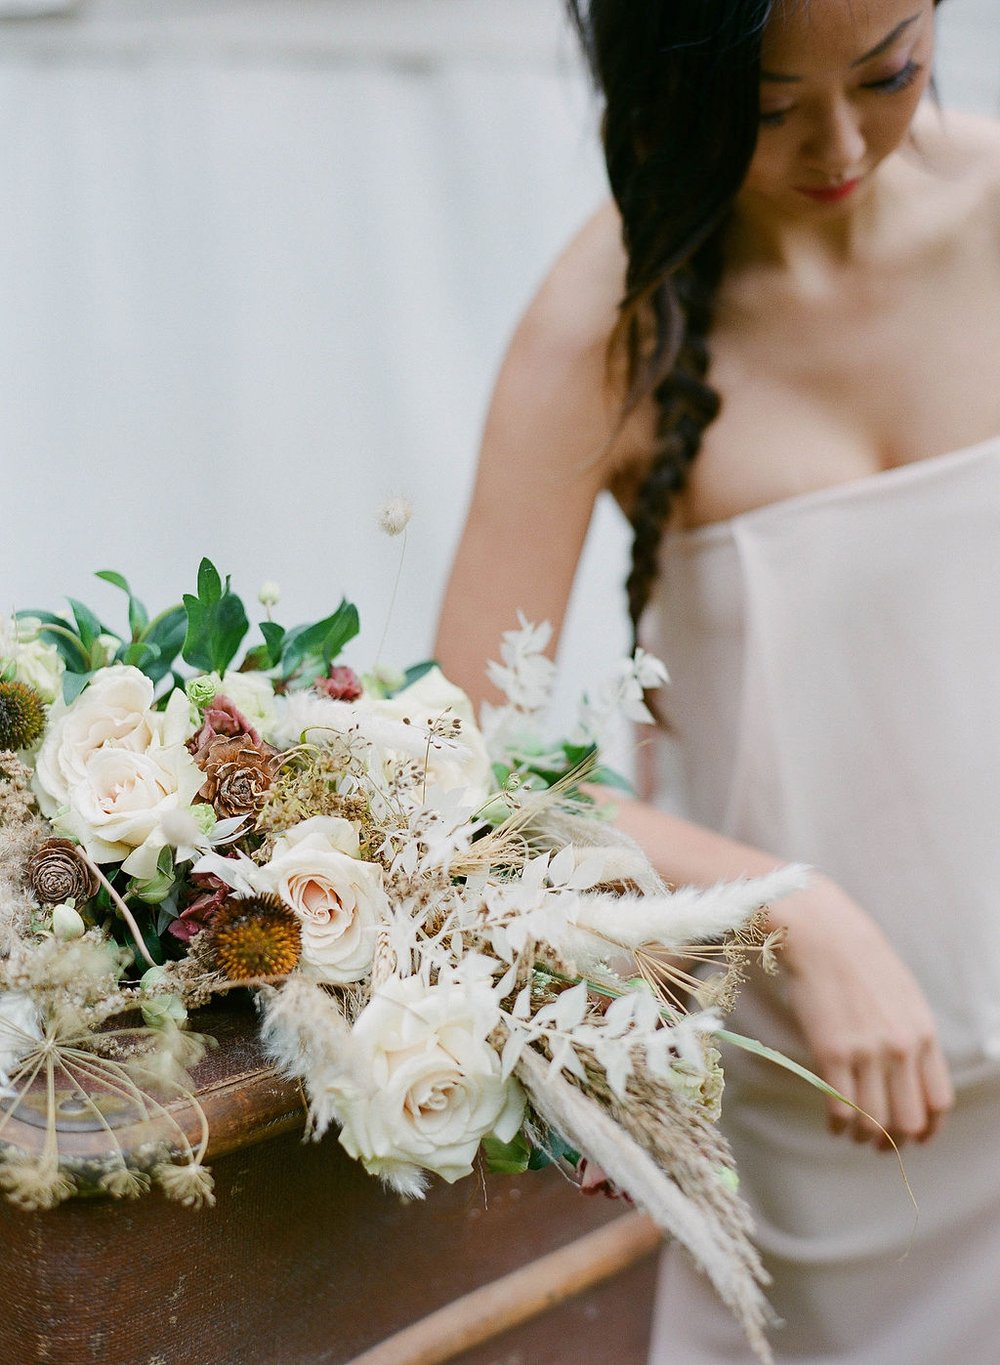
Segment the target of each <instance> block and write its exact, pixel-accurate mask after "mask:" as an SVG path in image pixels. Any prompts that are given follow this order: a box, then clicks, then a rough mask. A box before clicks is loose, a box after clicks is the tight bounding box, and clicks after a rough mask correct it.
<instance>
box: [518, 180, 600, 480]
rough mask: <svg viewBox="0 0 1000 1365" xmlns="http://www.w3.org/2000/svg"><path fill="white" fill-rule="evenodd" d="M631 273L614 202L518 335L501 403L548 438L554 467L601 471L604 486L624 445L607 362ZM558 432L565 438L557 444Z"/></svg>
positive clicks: (545, 288)
mask: <svg viewBox="0 0 1000 1365" xmlns="http://www.w3.org/2000/svg"><path fill="white" fill-rule="evenodd" d="M625 269H626V256H625V250H624V247H623V245H622V241H621V220H620V218H619V215H618V211H617V209H616V207H615V205H614V203H613V202H611V201H609V202H608V203H606V204H604V205H603V206H602V207H601V208H600V209H599V210H598V211H597V212H596V213H595V214H594V215H593V216H592V217H591V218H590V219H589V220H588V221H587V222H586V223H585V224H584V226H583V227H582V228H581V229H580V231H579V232H578V233H577V234H576V235H575V236H574V237H573V239H572V240H571V241H570V242H569V243H568V245H567V246H566V247H565V249H564V250H563V251H562V253H561V254H560V256H559V257H558V258H557V260H556V261H555V263H554V265H553V266H552V268H551V270H550V271H549V273H548V275H547V276H546V278H545V279H544V280H543V282H542V284H541V286H540V288H539V290H538V292H537V293H536V295H535V297H534V298H533V300H532V301H531V303H530V304H529V306H528V308H527V310H526V312H525V314H524V316H523V317H522V319H521V321H520V323H519V325H518V327H517V330H516V331H515V333H514V337H513V339H512V341H511V344H510V348H509V350H508V352H507V356H506V358H505V360H504V364H503V367H502V369H501V373H500V378H499V382H498V385H497V391H496V394H495V396H494V406H495V407H496V406H497V405H499V408H500V411H501V413H505V412H511V411H512V410H513V409H515V408H516V409H517V410H518V411H519V412H520V413H521V414H522V416H523V418H524V419H525V420H530V421H532V422H534V423H535V424H536V426H537V427H538V429H539V430H546V431H547V433H548V434H549V437H550V441H549V446H548V450H549V458H550V459H552V460H556V461H560V455H561V456H562V458H563V462H566V461H568V462H571V463H576V462H578V461H581V460H582V461H584V462H586V463H587V464H588V465H593V466H596V467H597V468H598V469H599V479H598V481H599V482H600V483H602V484H603V485H607V484H608V483H609V482H610V481H611V478H612V476H613V472H614V469H615V468H616V467H617V464H618V462H619V460H620V455H619V453H618V448H619V446H620V445H621V444H622V439H623V438H620V439H619V440H618V441H612V440H611V438H612V436H613V435H614V433H615V429H616V425H617V420H618V412H619V409H620V405H621V396H622V395H621V393H620V392H616V391H615V386H614V385H613V383H611V382H609V379H608V373H607V355H608V342H609V339H610V337H611V333H612V331H613V329H614V326H615V322H616V319H617V315H618V305H619V303H620V301H621V298H622V295H623V293H624V288H625ZM555 429H558V431H559V432H561V433H562V436H561V438H560V439H558V440H554V441H553V440H552V439H551V438H552V437H553V436H554V435H555ZM564 472H565V463H564Z"/></svg>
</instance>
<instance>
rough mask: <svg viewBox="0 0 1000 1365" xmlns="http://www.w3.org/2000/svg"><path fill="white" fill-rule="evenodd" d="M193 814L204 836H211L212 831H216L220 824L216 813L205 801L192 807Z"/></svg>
mask: <svg viewBox="0 0 1000 1365" xmlns="http://www.w3.org/2000/svg"><path fill="white" fill-rule="evenodd" d="M191 814H192V816H193V817H194V821H195V824H196V825H197V826H198V828H199V829H200V830H201V832H202V834H211V832H212V830H213V829H215V826H216V825H217V824H218V820H217V819H216V815H215V811H214V810H213V809H212V807H211V806H210V805H208V803H207V802H205V801H198V802H196V803H195V805H193V806H192V807H191Z"/></svg>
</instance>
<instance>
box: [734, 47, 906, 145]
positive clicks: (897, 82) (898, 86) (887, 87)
mask: <svg viewBox="0 0 1000 1365" xmlns="http://www.w3.org/2000/svg"><path fill="white" fill-rule="evenodd" d="M921 71H923V66H922V65H921V63H920V62H917V61H914V60H913V58H912V57H911V59H910V60H909V61H908V62H907V63H906V65H905V66H904V67H903V69H902V70H901V71H897V72H896V74H895V76H888V77H887V78H886V79H885V80H884V81H870V82H869V83H868V84H867V85H863V86H862V87H861V88H862V90H873V91H874V92H875V93H876V94H879V95H897V94H899V93H900V92H901V91H903V90H906V89H908V88H909V86H911V85H912V84H913V82H914V81H915V80H916V79H917V77H918V76H919V75H920V73H921ZM792 112H793V111H792V109H775V110H774V111H773V112H771V113H767V114H764V113H762V114H761V116H760V123H761V127H762V128H780V127H781V125H782V124H783V123H784V122H785V120H786V118H787V117H788V115H789V114H790V113H792Z"/></svg>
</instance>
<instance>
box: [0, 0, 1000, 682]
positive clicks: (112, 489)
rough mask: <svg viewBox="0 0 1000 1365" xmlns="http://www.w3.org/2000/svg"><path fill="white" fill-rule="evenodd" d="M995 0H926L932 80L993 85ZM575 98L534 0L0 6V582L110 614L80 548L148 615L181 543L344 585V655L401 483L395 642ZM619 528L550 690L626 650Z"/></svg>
mask: <svg viewBox="0 0 1000 1365" xmlns="http://www.w3.org/2000/svg"><path fill="white" fill-rule="evenodd" d="M997 3H998V0H947V2H946V3H945V4H943V5H942V8H941V15H940V29H941V56H940V64H939V72H938V83H939V87H940V91H941V95H942V98H943V101H944V103H946V104H950V105H955V106H959V107H963V108H967V109H972V110H980V111H983V112H989V113H994V114H996V113H998V112H1000V41H998V29H1000V13H998V9H997ZM596 124H597V106H596V104H595V102H594V100H593V97H592V96H591V95H590V93H589V91H588V89H587V86H586V84H585V81H584V78H583V74H582V70H581V66H580V63H579V60H578V57H577V53H576V51H575V48H574V45H573V42H572V40H571V35H570V34H569V32H568V31H567V28H566V25H565V24H564V22H563V19H562V9H561V3H560V0H78V2H77V3H70V2H69V0H67V2H66V3H64V2H63V0H0V127H2V128H3V135H2V137H0V512H2V542H0V546H2V548H0V609H3V610H8V609H10V608H11V607H15V606H16V607H31V606H45V607H49V608H53V607H54V606H56V604H57V603H59V602H60V601H61V599H62V596H63V595H64V594H65V593H71V594H72V595H74V596H77V597H82V598H84V600H86V601H88V602H91V603H92V604H93V605H95V606H96V607H97V608H98V609H100V610H102V611H103V613H104V614H105V615H106V617H108V618H109V619H110V620H111V621H112V623H113V624H114V623H117V622H119V619H120V617H121V614H122V611H121V605H120V600H119V599H118V597H117V595H116V594H115V593H114V590H113V589H111V588H109V587H107V586H106V585H104V584H102V583H98V582H97V581H96V580H92V579H90V577H89V575H90V573H91V571H92V570H95V569H102V568H116V569H118V570H120V571H121V572H123V573H124V574H125V575H126V576H127V577H129V578H130V579H131V581H132V583H133V587H134V588H135V589H136V590H137V591H138V592H139V594H140V596H143V597H145V598H146V600H147V603H148V605H150V606H151V607H153V608H154V609H155V608H158V607H160V606H163V605H166V603H167V601H168V600H169V599H172V598H175V597H177V596H179V594H180V592H182V591H187V590H189V589H190V588H191V587H192V585H193V582H194V576H195V571H196V567H197V563H198V559H199V557H200V556H201V555H202V554H208V555H210V556H212V558H213V559H214V560H215V561H216V563H217V564H218V565H219V567H220V569H222V570H223V572H230V573H232V575H233V579H234V583H235V585H236V587H237V588H238V590H240V591H241V592H242V593H243V595H244V597H245V598H247V599H248V600H249V601H252V600H253V599H254V597H255V594H256V591H257V588H258V586H259V584H260V582H261V581H262V580H264V579H272V580H277V581H278V583H280V584H281V586H282V590H283V600H282V602H281V605H280V607H279V608H278V609H277V613H276V615H277V617H278V619H280V620H281V621H283V622H284V623H285V624H287V625H291V624H293V623H294V622H296V621H298V620H300V619H305V618H307V617H309V616H313V615H316V614H321V613H325V612H327V611H329V610H332V609H333V607H334V606H336V604H337V602H338V601H339V599H340V595H341V594H342V593H346V594H347V595H349V596H351V597H353V598H354V599H355V600H356V601H357V602H358V604H359V606H360V608H361V611H362V621H363V623H364V625H365V634H364V637H363V640H362V643H361V646H360V648H358V649H356V652H355V656H354V661H355V662H357V663H359V664H365V663H366V662H370V654H371V653H372V652H373V651H374V650H375V648H376V647H377V643H378V639H379V636H380V635H381V634H382V630H383V627H384V625H385V622H386V614H387V611H388V608H389V601H390V598H391V595H392V584H393V580H394V578H395V575H396V571H397V567H398V562H399V552H400V548H401V542H400V541H399V540H393V541H390V540H388V539H387V538H386V537H385V536H383V535H381V533H380V532H378V530H377V529H376V513H377V510H378V508H379V505H380V504H381V503H382V502H383V501H384V500H385V499H386V498H388V497H392V496H395V495H400V494H404V495H406V496H408V497H410V498H411V499H412V500H413V504H414V509H415V511H414V517H413V521H412V523H411V526H410V528H409V531H408V533H407V538H406V542H407V543H406V548H405V562H404V566H403V572H402V579H401V584H400V588H399V595H398V599H397V602H396V606H395V609H394V612H393V615H392V619H391V622H390V627H389V633H388V643H387V645H386V648H385V649H384V650H383V652H382V657H383V659H384V660H390V659H391V660H394V661H396V662H398V663H401V664H406V663H409V662H413V661H414V660H416V659H417V658H422V657H425V656H426V655H427V653H428V652H429V649H430V643H431V638H432V632H433V627H434V622H435V618H436V613H437V607H438V602H439V599H440V595H441V592H442V590H443V586H444V581H445V578H446V575H447V572H448V568H449V564H450V560H451V556H452V552H453V550H454V546H455V543H456V540H457V537H458V534H459V531H460V528H461V523H462V519H463V515H464V511H465V506H466V501H467V497H468V494H469V491H470V487H471V480H472V476H473V472H474V464H475V457H476V451H477V446H478V440H479V432H480V428H481V424H482V420H483V416H484V413H485V408H486V404H487V400H488V396H489V391H490V388H491V384H492V379H493V376H494V373H495V371H496V368H497V365H498V363H499V360H500V357H501V355H502V353H503V350H504V347H505V345H506V343H507V340H508V338H509V335H510V332H511V330H512V327H513V325H514V323H515V321H516V319H517V317H518V315H519V313H520V312H521V310H522V309H523V307H524V306H525V304H526V303H527V301H528V299H529V298H530V296H531V294H532V292H533V291H534V289H535V287H536V285H537V283H538V281H539V279H540V277H541V275H542V274H543V273H544V271H545V269H546V267H547V265H548V263H549V262H550V261H551V259H552V258H553V256H554V255H555V254H556V252H557V251H558V250H559V248H560V246H561V245H562V243H563V242H564V241H565V240H566V238H567V237H568V236H569V235H570V234H571V233H572V232H573V231H574V230H575V229H576V227H577V226H578V225H579V224H580V223H581V222H582V220H583V219H584V218H585V217H586V216H587V215H588V214H589V213H590V212H591V211H592V210H593V209H594V208H595V207H596V205H597V204H598V203H599V202H600V201H601V199H602V197H603V196H604V193H605V189H604V180H603V171H602V166H601V161H600V156H599V152H598V147H597V137H596ZM626 546H627V536H626V533H625V530H624V527H623V526H622V524H621V519H620V517H619V516H618V515H617V513H616V512H615V510H614V509H613V508H612V507H610V506H601V507H599V509H598V513H597V515H596V516H595V521H594V526H593V528H592V533H591V536H590V540H589V542H588V547H587V552H586V556H585V560H584V564H583V567H582V571H581V574H580V577H579V580H578V584H577V588H576V591H575V595H574V601H573V607H572V610H571V614H570V620H569V623H568V628H567V632H566V637H565V641H564V646H563V651H562V662H563V664H564V668H563V677H564V679H565V680H566V681H565V682H564V684H563V691H564V692H565V693H566V694H567V695H570V694H573V695H575V694H576V693H577V692H578V690H579V688H580V686H581V685H582V684H585V683H586V682H587V681H588V680H594V679H598V678H600V677H601V676H603V674H604V673H605V672H606V670H607V668H608V667H609V665H610V664H611V663H612V662H613V661H614V659H615V658H616V657H617V656H618V655H619V654H620V653H621V652H622V651H623V650H624V648H625V643H626V632H625V629H624V624H623V620H624V605H623V602H624V599H623V595H622V593H621V591H620V588H619V586H618V585H619V584H620V583H621V581H622V578H623V575H624V566H625V560H626ZM498 553H500V554H502V553H510V554H516V553H517V526H516V524H513V523H512V525H511V535H510V543H509V545H506V546H502V547H498ZM512 624H513V623H512ZM366 647H367V653H366Z"/></svg>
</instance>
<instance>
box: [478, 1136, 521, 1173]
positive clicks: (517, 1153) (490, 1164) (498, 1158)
mask: <svg viewBox="0 0 1000 1365" xmlns="http://www.w3.org/2000/svg"><path fill="white" fill-rule="evenodd" d="M482 1146H483V1156H484V1157H485V1158H486V1169H487V1170H488V1171H493V1172H494V1173H495V1174H497V1175H521V1174H523V1172H524V1171H526V1170H527V1169H528V1162H529V1161H530V1159H531V1143H530V1142H529V1141H528V1139H527V1138H526V1137H525V1136H524V1134H523V1133H515V1134H514V1137H513V1138H512V1139H511V1141H510V1142H501V1141H500V1139H499V1138H494V1137H487V1138H483V1144H482Z"/></svg>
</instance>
